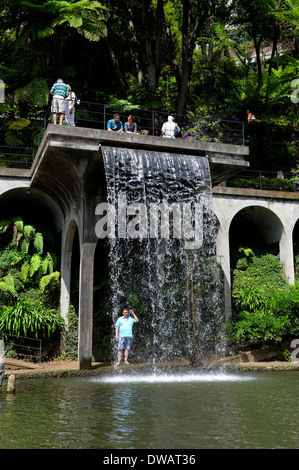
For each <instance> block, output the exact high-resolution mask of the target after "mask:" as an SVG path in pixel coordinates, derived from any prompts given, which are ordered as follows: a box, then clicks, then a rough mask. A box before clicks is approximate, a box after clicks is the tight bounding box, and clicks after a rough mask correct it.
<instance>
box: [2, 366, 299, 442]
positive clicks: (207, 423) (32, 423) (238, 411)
mask: <svg viewBox="0 0 299 470" xmlns="http://www.w3.org/2000/svg"><path fill="white" fill-rule="evenodd" d="M4 385H5V384H4ZM298 385H299V373H298V372H291V371H290V372H265V373H215V372H213V373H190V372H189V373H185V374H181V375H171V374H170V375H166V374H161V375H159V374H153V375H131V376H130V375H124V374H120V375H113V376H103V375H101V376H93V377H78V378H57V379H54V378H52V379H49V378H48V379H45V378H43V379H24V380H17V382H16V389H17V390H16V393H15V394H9V393H7V392H6V387H5V386H4V388H3V390H2V393H1V394H0V449H249V448H250V449H256V448H261V449H268V448H274V449H294V448H298V447H299V429H298V413H299V401H298Z"/></svg>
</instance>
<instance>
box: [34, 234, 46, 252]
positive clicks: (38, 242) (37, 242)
mask: <svg viewBox="0 0 299 470" xmlns="http://www.w3.org/2000/svg"><path fill="white" fill-rule="evenodd" d="M33 245H34V248H35V249H36V251H38V252H39V253H42V252H43V250H44V238H43V236H42V234H41V233H40V232H37V233H36V234H35V236H34V240H33Z"/></svg>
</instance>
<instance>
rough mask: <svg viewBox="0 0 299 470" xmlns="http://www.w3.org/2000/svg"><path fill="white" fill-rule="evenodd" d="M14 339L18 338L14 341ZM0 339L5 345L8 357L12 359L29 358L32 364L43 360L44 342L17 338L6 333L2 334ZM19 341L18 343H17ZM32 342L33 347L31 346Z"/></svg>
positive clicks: (21, 337)
mask: <svg viewBox="0 0 299 470" xmlns="http://www.w3.org/2000/svg"><path fill="white" fill-rule="evenodd" d="M13 338H16V340H14V339H13ZM0 339H1V340H2V341H3V343H4V349H5V350H6V351H7V352H6V357H11V358H20V357H22V358H27V359H29V360H30V361H31V362H34V361H36V360H38V362H39V363H41V360H42V340H41V339H36V338H28V337H26V336H16V335H10V334H6V333H0ZM16 341H18V342H16ZM31 342H32V345H31Z"/></svg>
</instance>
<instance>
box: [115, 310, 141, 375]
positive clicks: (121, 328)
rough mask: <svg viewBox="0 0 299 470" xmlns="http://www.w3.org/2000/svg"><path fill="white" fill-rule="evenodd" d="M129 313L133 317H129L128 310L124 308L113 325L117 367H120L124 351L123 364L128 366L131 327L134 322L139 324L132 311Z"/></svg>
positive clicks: (131, 334)
mask: <svg viewBox="0 0 299 470" xmlns="http://www.w3.org/2000/svg"><path fill="white" fill-rule="evenodd" d="M130 313H131V314H132V315H133V317H129V310H128V309H127V308H125V309H124V310H123V316H122V317H119V318H118V319H117V322H116V323H115V339H116V341H118V361H117V364H116V365H117V366H119V365H120V361H121V359H122V355H123V350H124V351H125V364H129V362H128V356H129V351H130V349H131V345H132V338H133V325H134V323H135V322H136V323H138V322H139V320H138V317H137V315H135V313H134V312H133V310H130Z"/></svg>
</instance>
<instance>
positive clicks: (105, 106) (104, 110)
mask: <svg viewBox="0 0 299 470" xmlns="http://www.w3.org/2000/svg"><path fill="white" fill-rule="evenodd" d="M105 122H106V105H105V104H104V130H105Z"/></svg>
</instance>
